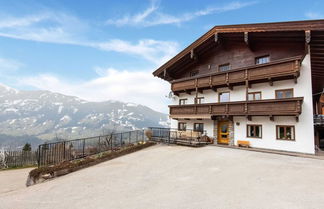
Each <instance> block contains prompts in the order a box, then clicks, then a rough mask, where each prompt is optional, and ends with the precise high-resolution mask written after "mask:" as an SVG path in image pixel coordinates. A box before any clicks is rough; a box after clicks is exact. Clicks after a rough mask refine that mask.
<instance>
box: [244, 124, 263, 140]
mask: <svg viewBox="0 0 324 209" xmlns="http://www.w3.org/2000/svg"><path fill="white" fill-rule="evenodd" d="M246 128H247V134H246V135H247V137H254V138H262V126H261V125H247V127H246Z"/></svg>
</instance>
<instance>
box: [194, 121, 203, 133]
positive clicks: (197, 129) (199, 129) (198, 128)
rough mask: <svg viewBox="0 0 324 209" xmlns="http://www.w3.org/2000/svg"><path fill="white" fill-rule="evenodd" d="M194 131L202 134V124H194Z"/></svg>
mask: <svg viewBox="0 0 324 209" xmlns="http://www.w3.org/2000/svg"><path fill="white" fill-rule="evenodd" d="M194 131H197V132H201V133H203V132H204V124H203V123H194Z"/></svg>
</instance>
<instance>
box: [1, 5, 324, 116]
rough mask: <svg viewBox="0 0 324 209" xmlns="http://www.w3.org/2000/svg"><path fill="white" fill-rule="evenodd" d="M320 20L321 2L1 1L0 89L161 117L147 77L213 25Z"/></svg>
mask: <svg viewBox="0 0 324 209" xmlns="http://www.w3.org/2000/svg"><path fill="white" fill-rule="evenodd" d="M321 18H324V1H323V0H322V1H316V0H315V1H296V0H288V1H275V0H256V1H253V0H251V1H249V0H242V1H222V0H220V1H215V0H213V1H209V0H206V1H204V0H200V1H195V0H187V1H171V0H168V1H167V0H164V1H163V0H160V1H158V0H155V1H154V0H152V1H108V0H101V1H99V0H91V1H90V0H42V1H36V0H19V1H18V0H16V1H14V0H12V1H8V0H0V83H2V84H5V85H8V86H11V87H14V88H17V89H20V90H33V89H43V90H50V91H55V92H59V93H63V94H67V95H73V96H78V97H81V98H83V99H86V100H91V101H103V100H109V99H113V100H121V101H126V102H135V103H140V104H144V105H147V106H149V107H151V108H153V109H155V110H159V111H163V112H166V111H167V103H168V99H167V98H166V97H165V95H167V94H168V92H169V89H170V87H169V85H168V84H167V83H166V82H163V81H162V80H161V79H158V78H154V77H153V76H152V74H151V73H152V72H153V71H154V70H155V69H156V68H157V67H158V66H160V65H161V64H163V63H164V62H165V61H167V60H168V59H170V58H171V57H172V56H174V55H175V54H176V53H177V52H179V51H180V50H182V49H183V48H184V47H186V46H187V45H188V44H190V43H191V42H193V41H194V40H196V39H197V38H198V37H199V36H201V35H202V34H203V33H205V32H206V31H207V30H209V29H210V28H211V27H212V26H214V25H226V24H243V23H257V22H277V21H293V20H308V19H321Z"/></svg>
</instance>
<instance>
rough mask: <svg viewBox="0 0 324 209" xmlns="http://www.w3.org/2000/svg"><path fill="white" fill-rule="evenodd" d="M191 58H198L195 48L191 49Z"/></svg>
mask: <svg viewBox="0 0 324 209" xmlns="http://www.w3.org/2000/svg"><path fill="white" fill-rule="evenodd" d="M190 59H196V56H195V52H194V50H193V49H191V51H190Z"/></svg>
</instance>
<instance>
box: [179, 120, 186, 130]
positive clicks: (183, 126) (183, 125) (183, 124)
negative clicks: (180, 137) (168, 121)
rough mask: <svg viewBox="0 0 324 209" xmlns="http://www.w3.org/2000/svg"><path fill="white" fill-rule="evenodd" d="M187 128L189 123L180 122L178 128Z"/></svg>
mask: <svg viewBox="0 0 324 209" xmlns="http://www.w3.org/2000/svg"><path fill="white" fill-rule="evenodd" d="M186 129H187V124H186V123H181V122H180V123H178V130H179V131H185V130H186Z"/></svg>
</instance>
